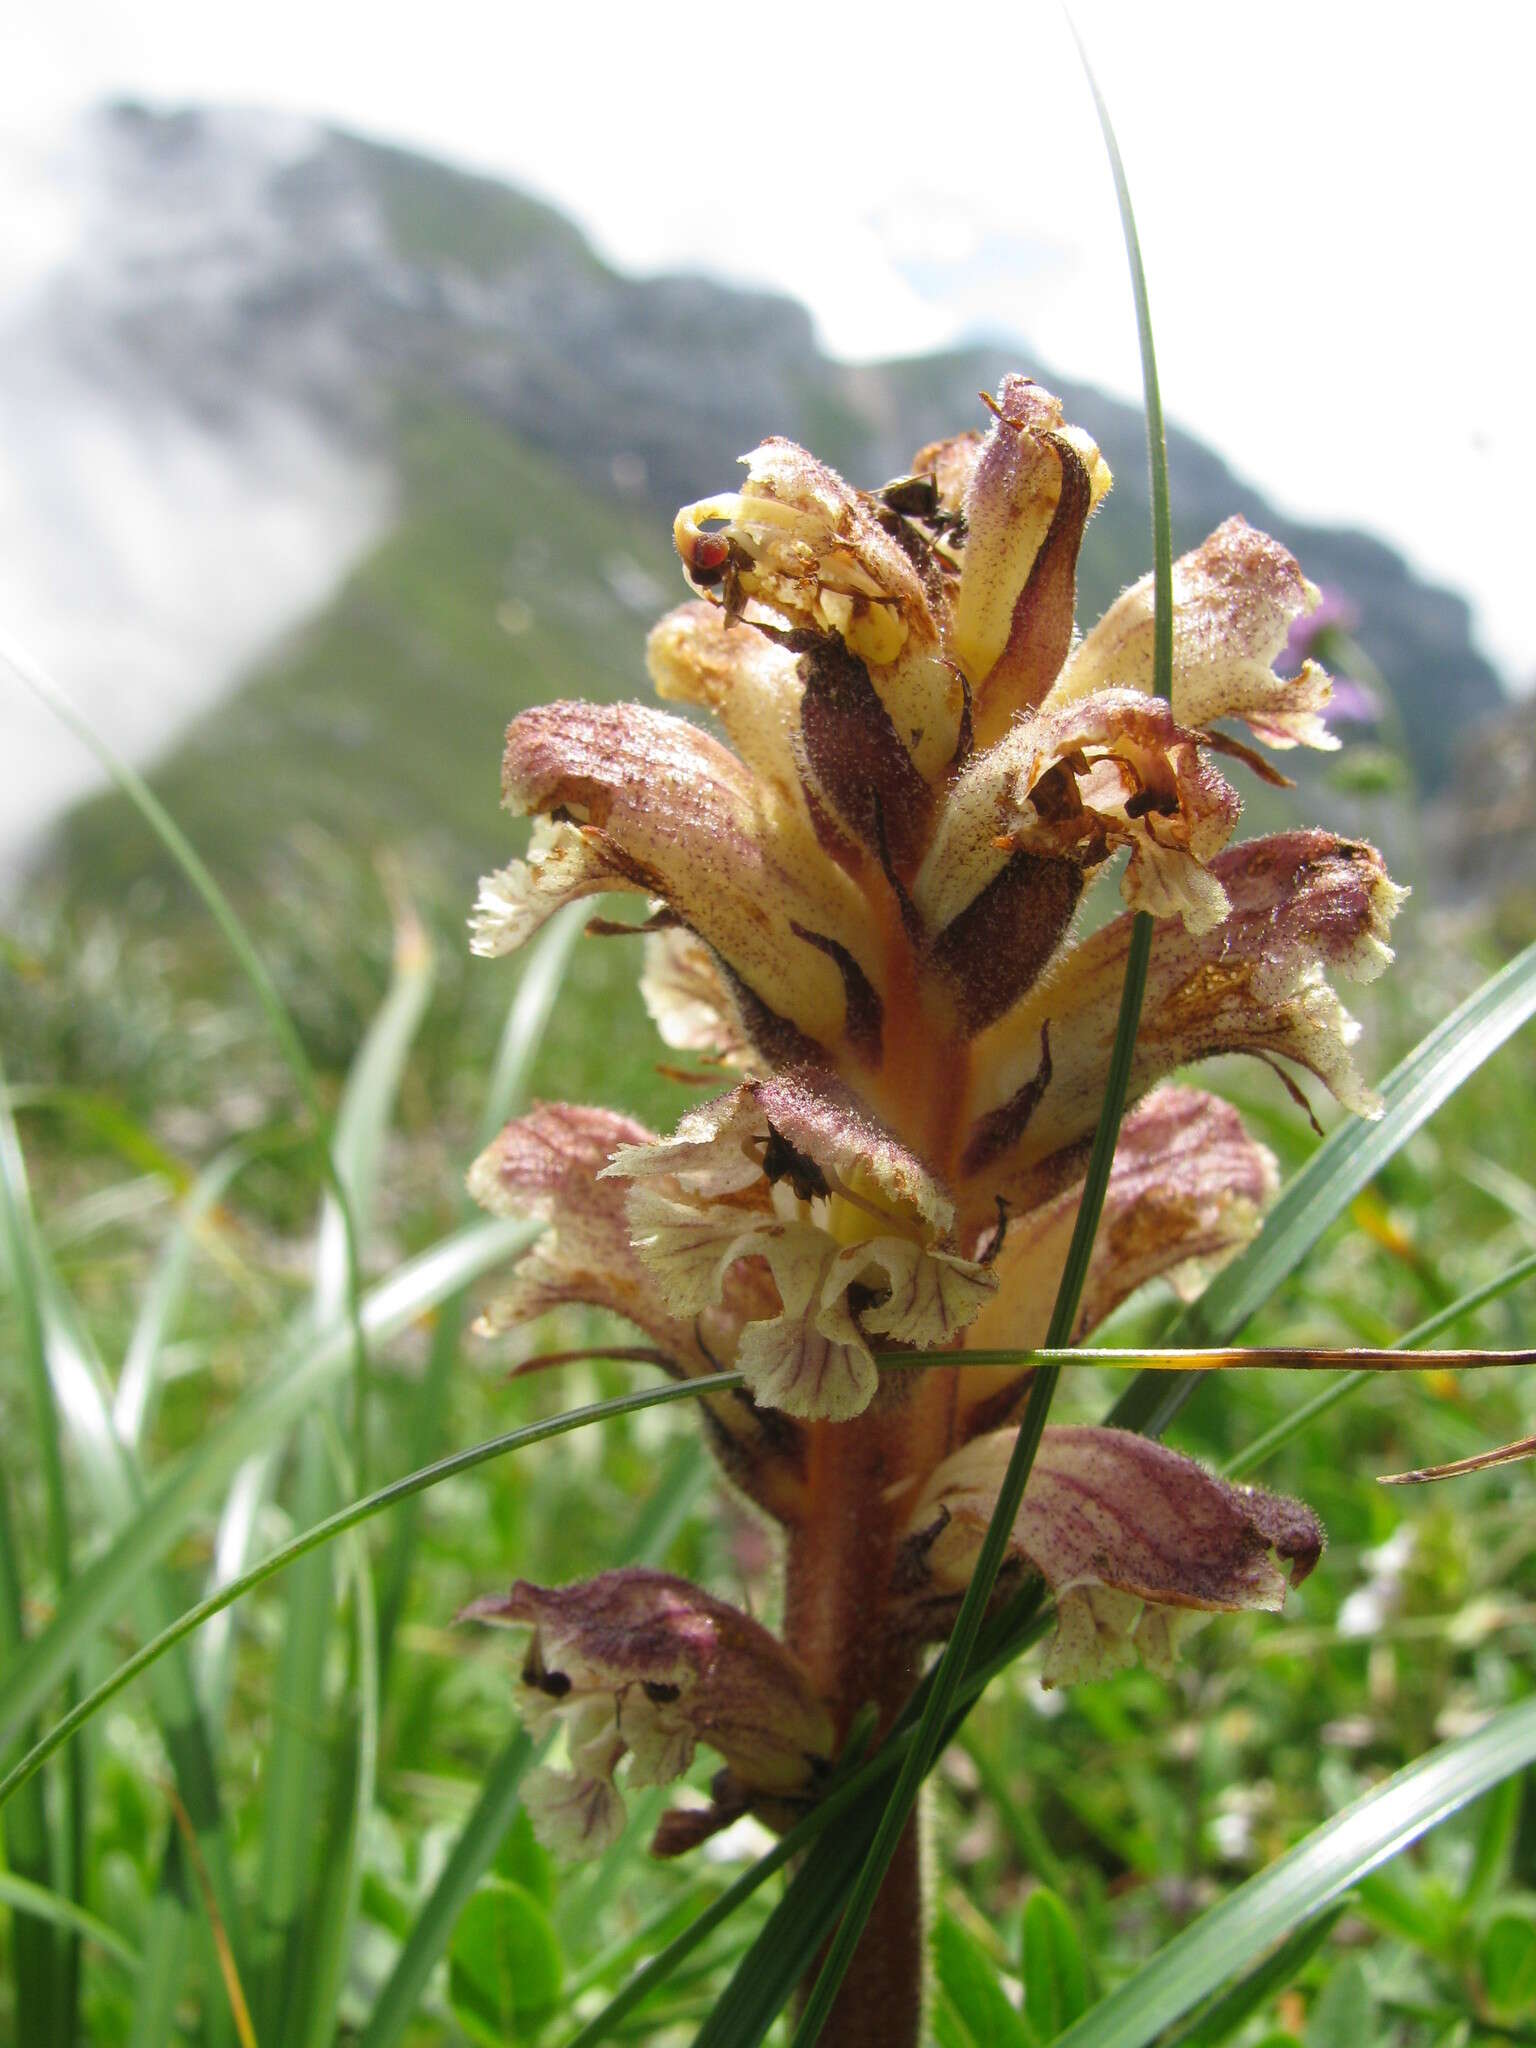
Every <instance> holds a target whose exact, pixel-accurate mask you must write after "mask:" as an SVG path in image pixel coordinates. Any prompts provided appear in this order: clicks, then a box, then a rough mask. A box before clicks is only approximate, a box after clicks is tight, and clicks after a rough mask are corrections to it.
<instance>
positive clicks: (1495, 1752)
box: [1054, 1699, 1536, 2048]
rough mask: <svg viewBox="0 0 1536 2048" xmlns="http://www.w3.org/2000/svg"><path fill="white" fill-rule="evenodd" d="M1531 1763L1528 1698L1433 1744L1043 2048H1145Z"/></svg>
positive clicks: (1534, 1716) (1535, 1746) (1534, 1709)
mask: <svg viewBox="0 0 1536 2048" xmlns="http://www.w3.org/2000/svg"><path fill="white" fill-rule="evenodd" d="M1533 1762H1536V1699H1531V1700H1522V1701H1521V1702H1520V1704H1519V1705H1517V1706H1513V1707H1506V1708H1505V1709H1504V1710H1503V1712H1502V1713H1499V1714H1496V1715H1495V1716H1494V1717H1493V1719H1492V1720H1491V1721H1489V1722H1487V1723H1486V1724H1485V1725H1484V1726H1483V1727H1481V1728H1479V1729H1478V1730H1477V1731H1476V1732H1475V1733H1474V1734H1472V1735H1463V1736H1459V1737H1458V1738H1457V1739H1456V1740H1454V1741H1452V1742H1446V1743H1442V1744H1441V1745H1440V1747H1439V1748H1438V1749H1433V1750H1431V1751H1430V1752H1429V1754H1428V1756H1424V1757H1420V1758H1419V1760H1418V1762H1417V1763H1412V1764H1409V1765H1408V1766H1407V1767H1406V1768H1405V1769H1404V1770H1401V1771H1398V1772H1397V1773H1396V1775H1395V1776H1393V1777H1391V1778H1388V1779H1387V1781H1386V1783H1385V1784H1382V1785H1378V1786H1376V1787H1375V1788H1374V1789H1373V1790H1372V1791H1370V1792H1367V1793H1366V1794H1365V1795H1364V1797H1363V1798H1360V1799H1357V1800H1356V1801H1355V1802H1354V1803H1353V1805H1350V1806H1347V1807H1345V1809H1344V1811H1343V1812H1342V1813H1339V1814H1335V1816H1334V1817H1333V1819H1332V1820H1330V1821H1327V1822H1325V1823H1324V1824H1323V1826H1322V1827H1320V1828H1316V1829H1314V1830H1313V1832H1312V1833H1311V1834H1310V1835H1308V1836H1307V1838H1306V1839H1305V1841H1303V1842H1300V1843H1298V1845H1297V1846H1296V1847H1295V1848H1294V1849H1292V1850H1289V1851H1288V1852H1287V1853H1286V1854H1285V1855H1284V1856H1282V1857H1281V1858H1280V1859H1279V1861H1278V1862H1276V1863H1273V1864H1271V1865H1270V1867H1269V1869H1268V1870H1265V1871H1261V1872H1260V1874H1259V1875H1258V1876H1257V1877H1254V1878H1250V1879H1249V1880H1248V1882H1247V1883H1246V1884H1243V1885H1240V1886H1239V1887H1238V1889H1237V1890H1236V1891H1235V1892H1234V1893H1233V1894H1232V1895H1231V1897H1230V1898H1227V1899H1223V1900H1222V1902H1221V1904H1220V1905H1218V1906H1213V1907H1212V1908H1211V1909H1210V1911H1209V1912H1207V1913H1203V1914H1202V1915H1201V1916H1200V1918H1199V1919H1198V1920H1197V1921H1195V1922H1194V1924H1193V1925H1192V1926H1190V1927H1186V1928H1185V1929H1184V1931H1183V1932H1182V1933H1181V1934H1176V1935H1175V1936H1174V1937H1173V1939H1172V1940H1171V1941H1170V1942H1168V1943H1167V1944H1166V1946H1165V1947H1164V1948H1162V1949H1161V1950H1160V1951H1159V1952H1158V1954H1157V1955H1155V1956H1154V1957H1153V1958H1152V1960H1151V1961H1150V1962H1149V1963H1145V1964H1143V1966H1142V1967H1141V1968H1140V1969H1139V1970H1137V1971H1135V1972H1134V1973H1133V1974H1132V1975H1131V1976H1130V1977H1128V1978H1127V1979H1126V1980H1125V1982H1124V1983H1122V1984H1120V1985H1118V1986H1117V1987H1116V1989H1115V1990H1114V1991H1112V1992H1111V1993H1110V1995H1109V1996H1108V1997H1107V1998H1104V1999H1101V2000H1100V2001H1099V2003H1098V2004H1097V2005H1096V2006H1094V2007H1093V2008H1092V2009H1091V2010H1090V2011H1089V2012H1086V2013H1085V2014H1084V2015H1083V2017H1082V2018H1081V2019H1080V2020H1079V2021H1077V2023H1076V2024H1075V2025H1074V2026H1071V2027H1069V2028H1068V2029H1067V2031H1066V2032H1065V2033H1064V2034H1062V2035H1060V2036H1059V2037H1058V2039H1057V2041H1056V2042H1055V2043H1054V2048H1146V2044H1147V2043H1148V2042H1151V2041H1153V2040H1155V2039H1156V2037H1157V2036H1158V2035H1159V2034H1160V2033H1161V2032H1162V2030H1163V2029H1164V2028H1165V2027H1168V2026H1171V2025H1172V2024H1173V2023H1174V2022H1175V2021H1177V2020H1179V2019H1181V2018H1182V2017H1183V2016H1184V2014H1185V2013H1187V2012H1189V2011H1191V2010H1192V2009H1193V2008H1194V2007H1195V2006H1196V2005H1198V2004H1199V2002H1200V2001H1201V2000H1202V1999H1204V1998H1207V1997H1209V1996H1210V1995H1211V1994H1212V1993H1213V1992H1215V1991H1218V1990H1219V1989H1220V1987H1221V1986H1222V1985H1223V1984H1224V1983H1226V1982H1227V1980H1228V1979H1229V1978H1230V1977H1231V1976H1233V1974H1234V1973H1235V1972H1236V1971H1239V1970H1241V1969H1242V1968H1243V1967H1244V1966H1245V1965H1246V1964H1248V1963H1250V1962H1251V1961H1253V1960H1254V1959H1255V1958H1256V1957H1258V1956H1259V1955H1260V1954H1262V1952H1263V1951H1264V1950H1265V1949H1266V1948H1268V1947H1269V1946H1270V1944H1271V1943H1272V1942H1275V1941H1278V1940H1280V1939H1281V1938H1282V1937H1283V1936H1285V1935H1288V1934H1291V1933H1293V1932H1294V1931H1295V1930H1296V1929H1297V1928H1298V1927H1301V1926H1303V1925H1305V1923H1306V1922H1307V1921H1309V1920H1310V1919H1311V1918H1312V1917H1313V1915H1314V1914H1316V1913H1320V1912H1322V1911H1323V1910H1325V1909H1326V1908H1327V1907H1328V1906H1330V1905H1331V1904H1332V1903H1333V1902H1334V1901H1335V1900H1336V1899H1338V1898H1340V1897H1341V1896H1342V1895H1343V1893H1345V1892H1346V1891H1348V1890H1349V1888H1350V1886H1351V1885H1354V1884H1357V1883H1358V1882H1359V1880H1360V1879H1361V1878H1362V1877H1364V1876H1365V1875H1366V1874H1367V1872H1369V1871H1372V1870H1376V1869H1378V1868H1379V1867H1380V1866H1381V1865H1382V1864H1383V1863H1386V1862H1387V1861H1389V1860H1390V1858H1392V1857H1393V1856H1395V1855H1397V1854H1398V1852H1399V1851H1400V1850H1402V1849H1405V1848H1407V1847H1408V1845H1409V1844H1410V1843H1412V1842H1416V1841H1417V1840H1418V1839H1419V1837H1420V1836H1421V1835H1423V1834H1425V1833H1427V1832H1428V1831H1429V1829H1431V1828H1433V1827H1436V1826H1438V1825H1439V1823H1440V1822H1441V1821H1443V1820H1447V1819H1449V1817H1450V1816H1451V1815H1452V1814H1453V1813H1457V1812H1459V1811H1460V1809H1461V1808H1462V1807H1463V1806H1465V1805H1467V1804H1468V1803H1469V1802H1470V1801H1471V1800H1473V1799H1476V1798H1478V1797H1479V1796H1480V1795H1481V1794H1482V1793H1484V1792H1487V1791H1488V1790H1490V1788H1491V1787H1493V1786H1494V1785H1497V1784H1499V1783H1500V1782H1501V1781H1502V1780H1503V1779H1505V1778H1508V1777H1510V1776H1512V1775H1513V1773H1514V1772H1516V1771H1521V1770H1525V1769H1527V1768H1528V1767H1529V1766H1530V1765H1531V1764H1532V1763H1533Z"/></svg>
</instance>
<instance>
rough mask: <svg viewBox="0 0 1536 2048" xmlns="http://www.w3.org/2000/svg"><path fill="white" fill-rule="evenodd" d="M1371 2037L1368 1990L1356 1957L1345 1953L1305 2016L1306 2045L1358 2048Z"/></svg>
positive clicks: (1317, 2047) (1308, 2047) (1310, 2047)
mask: <svg viewBox="0 0 1536 2048" xmlns="http://www.w3.org/2000/svg"><path fill="white" fill-rule="evenodd" d="M1370 2038H1371V1993H1370V1988H1369V1986H1368V1985H1367V1984H1366V1981H1365V1971H1364V1970H1363V1969H1362V1968H1361V1966H1360V1959H1359V1957H1358V1956H1346V1957H1345V1958H1344V1960H1343V1961H1342V1962H1341V1963H1340V1964H1339V1966H1338V1968H1337V1969H1336V1970H1334V1972H1333V1974H1332V1975H1331V1976H1330V1977H1329V1979H1328V1982H1327V1983H1326V1984H1325V1985H1324V1986H1323V1988H1322V1990H1321V1991H1320V1992H1319V1993H1318V1995H1317V1998H1316V2000H1315V2002H1314V2003H1313V2006H1312V2010H1311V2012H1310V2013H1309V2014H1308V2016H1307V2033H1306V2044H1307V2048H1362V2044H1363V2043H1365V2042H1368V2041H1369V2040H1370Z"/></svg>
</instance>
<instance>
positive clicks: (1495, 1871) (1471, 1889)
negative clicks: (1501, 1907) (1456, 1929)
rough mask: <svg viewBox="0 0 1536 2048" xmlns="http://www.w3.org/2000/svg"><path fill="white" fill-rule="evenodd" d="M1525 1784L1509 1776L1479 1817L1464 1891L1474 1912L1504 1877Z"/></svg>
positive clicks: (1466, 1905) (1469, 1909) (1468, 1908)
mask: <svg viewBox="0 0 1536 2048" xmlns="http://www.w3.org/2000/svg"><path fill="white" fill-rule="evenodd" d="M1524 1797H1525V1786H1524V1784H1523V1783H1522V1781H1521V1780H1520V1779H1519V1778H1506V1779H1505V1780H1504V1783H1503V1784H1502V1785H1495V1787H1494V1788H1493V1790H1492V1791H1491V1792H1490V1793H1489V1794H1488V1797H1487V1798H1486V1799H1485V1800H1484V1801H1483V1803H1482V1808H1481V1810H1480V1812H1479V1814H1478V1820H1477V1839H1476V1841H1475V1842H1474V1844H1473V1849H1472V1868H1471V1870H1470V1871H1469V1872H1468V1873H1467V1882H1466V1886H1465V1888H1464V1889H1463V1891H1462V1895H1461V1898H1462V1906H1463V1908H1464V1909H1465V1911H1467V1912H1468V1913H1474V1912H1476V1911H1477V1909H1478V1907H1479V1906H1484V1905H1486V1904H1487V1903H1488V1901H1489V1900H1490V1899H1491V1898H1492V1897H1493V1895H1494V1893H1495V1892H1496V1891H1497V1890H1498V1888H1499V1886H1500V1885H1501V1884H1502V1883H1503V1881H1504V1873H1505V1871H1506V1870H1507V1869H1508V1868H1509V1859H1510V1855H1511V1852H1512V1851H1513V1849H1514V1846H1515V1835H1516V1831H1517V1830H1518V1828H1519V1826H1520V1807H1521V1804H1522V1802H1523V1800H1524Z"/></svg>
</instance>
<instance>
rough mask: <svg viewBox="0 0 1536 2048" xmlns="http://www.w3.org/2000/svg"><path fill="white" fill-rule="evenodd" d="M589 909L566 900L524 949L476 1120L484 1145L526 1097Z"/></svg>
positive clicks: (515, 1111)
mask: <svg viewBox="0 0 1536 2048" xmlns="http://www.w3.org/2000/svg"><path fill="white" fill-rule="evenodd" d="M591 910H592V906H591V904H590V903H570V904H567V905H566V907H565V909H564V910H559V911H556V913H555V915H554V916H553V917H552V918H551V919H550V920H549V923H548V924H547V925H545V927H544V929H543V931H541V932H540V933H539V935H538V937H537V938H536V939H535V940H534V942H533V944H532V945H531V946H530V947H529V949H528V955H527V960H526V964H525V965H524V967H523V971H522V973H521V974H520V975H519V976H518V982H517V994H516V995H515V996H514V997H513V998H512V1006H511V1008H510V1009H509V1010H508V1011H507V1021H506V1024H505V1026H504V1027H503V1029H502V1034H501V1043H500V1045H499V1046H498V1047H497V1051H496V1063H495V1065H494V1067H493V1068H492V1069H491V1084H490V1086H489V1088H487V1089H486V1091H485V1108H484V1111H483V1113H482V1116H481V1122H480V1140H481V1143H482V1144H488V1143H489V1142H490V1140H491V1139H492V1138H494V1137H495V1135H496V1133H497V1132H498V1131H499V1130H500V1129H501V1127H502V1125H503V1124H504V1123H505V1122H506V1121H507V1119H508V1118H509V1117H511V1116H515V1115H516V1114H517V1112H518V1110H519V1109H520V1108H521V1107H522V1104H523V1102H524V1101H525V1099H526V1097H527V1093H528V1081H529V1077H530V1075H531V1074H532V1072H533V1063H534V1061H535V1060H536V1059H537V1058H538V1053H539V1047H540V1046H541V1045H542V1044H543V1042H544V1033H545V1031H546V1030H547V1028H548V1026H549V1020H550V1017H551V1016H552V1015H553V1013H554V1007H555V1004H556V1003H557V1002H558V1001H559V998H560V990H561V988H562V987H563V985H564V982H565V977H566V972H567V970H568V969H569V967H570V964H571V954H572V952H573V950H574V949H575V945H576V941H577V940H578V939H579V938H580V937H581V934H582V932H583V930H584V929H585V927H586V922H587V919H588V917H589V916H590V914H591Z"/></svg>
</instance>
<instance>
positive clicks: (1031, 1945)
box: [1023, 1885, 1088, 2042]
mask: <svg viewBox="0 0 1536 2048" xmlns="http://www.w3.org/2000/svg"><path fill="white" fill-rule="evenodd" d="M1023 1957H1024V2010H1025V2012H1026V2013H1027V2014H1028V2016H1029V2019H1030V2022H1031V2024H1032V2025H1033V2027H1034V2030H1035V2032H1036V2034H1037V2035H1038V2036H1039V2038H1040V2039H1041V2041H1043V2042H1044V2041H1054V2040H1055V2038H1056V2036H1057V2035H1058V2034H1060V2033H1062V2032H1064V2031H1065V2029H1066V2028H1068V2027H1069V2026H1071V2024H1072V2022H1073V2021H1074V2020H1076V2019H1080V2018H1081V2017H1082V2015H1083V2014H1084V2013H1085V2012H1086V2011H1087V2010H1088V1970H1087V1966H1086V1964H1085V1963H1084V1961H1083V1946H1082V1943H1081V1941H1080V1940H1079V1939H1078V1933H1077V1928H1076V1925H1075V1924H1074V1922H1073V1919H1072V1915H1071V1914H1070V1913H1069V1912H1068V1911H1067V1909H1066V1906H1065V1905H1064V1904H1063V1903H1062V1901H1061V1900H1060V1899H1059V1898H1058V1897H1057V1896H1056V1894H1055V1892H1053V1891H1052V1890H1051V1889H1050V1888H1049V1886H1047V1885H1041V1886H1039V1887H1038V1888H1037V1889H1036V1890H1035V1891H1032V1892H1031V1893H1030V1895H1029V1897H1028V1898H1027V1899H1026V1900H1025V1902H1024V1929H1023Z"/></svg>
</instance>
